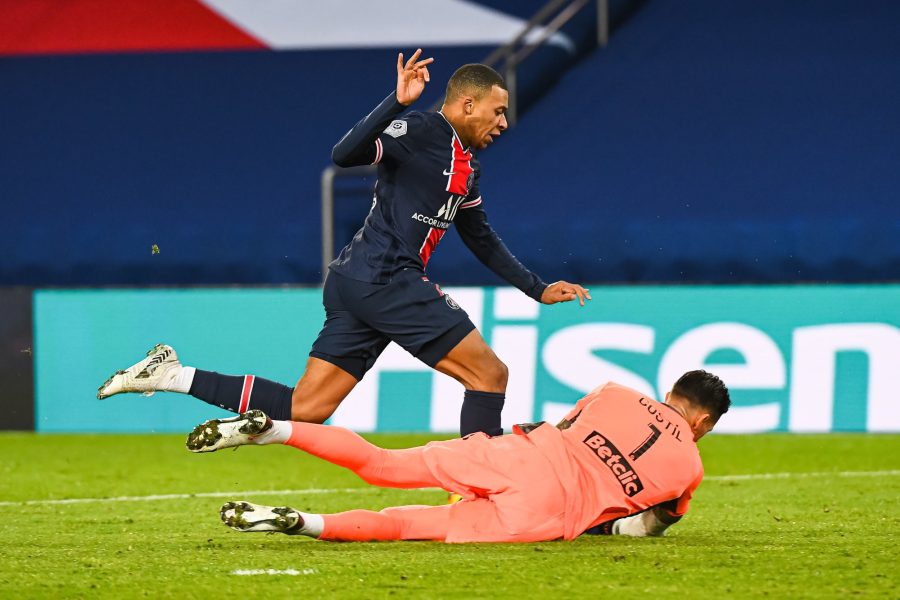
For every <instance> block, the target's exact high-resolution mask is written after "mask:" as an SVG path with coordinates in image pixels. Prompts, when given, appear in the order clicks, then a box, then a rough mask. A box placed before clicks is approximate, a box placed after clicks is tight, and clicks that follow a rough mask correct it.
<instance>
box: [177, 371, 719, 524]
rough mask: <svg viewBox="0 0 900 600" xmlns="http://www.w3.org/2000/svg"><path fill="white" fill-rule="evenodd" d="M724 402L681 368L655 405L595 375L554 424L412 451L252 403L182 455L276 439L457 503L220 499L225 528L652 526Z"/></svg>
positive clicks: (682, 494) (714, 385) (681, 490)
mask: <svg viewBox="0 0 900 600" xmlns="http://www.w3.org/2000/svg"><path fill="white" fill-rule="evenodd" d="M730 403H731V401H730V399H729V395H728V389H727V388H726V387H725V385H724V384H723V383H722V381H721V380H720V379H719V378H718V377H716V376H715V375H712V374H711V373H707V372H706V371H690V372H688V373H685V374H684V375H683V376H682V377H681V378H680V379H679V380H678V381H677V382H676V383H675V385H674V386H673V387H672V391H671V392H669V393H668V394H666V403H665V404H660V403H659V402H656V401H654V400H651V399H650V398H647V397H646V396H643V395H642V394H640V393H639V392H637V391H635V390H632V389H629V388H626V387H624V386H621V385H618V384H615V383H608V384H606V385H604V386H602V387H600V388H597V389H596V390H594V391H593V392H591V393H590V394H588V395H587V396H585V397H584V398H582V399H581V400H579V401H578V403H577V404H576V405H575V407H574V408H573V409H572V411H571V412H570V413H569V414H568V415H566V417H565V419H563V421H562V422H561V423H560V424H559V425H558V426H557V427H553V426H552V425H548V424H546V423H538V424H529V425H520V426H516V427H515V428H514V433H513V434H511V435H504V436H497V437H489V436H487V435H485V434H483V433H474V434H471V435H469V436H467V437H465V438H462V439H454V440H447V441H440V442H431V443H429V444H426V445H425V446H420V447H418V448H409V449H406V450H385V449H382V448H378V447H376V446H373V445H372V444H370V443H369V442H367V441H365V440H364V439H363V438H361V437H359V436H358V435H356V434H355V433H353V432H351V431H349V430H347V429H343V428H340V427H333V426H330V425H317V424H312V423H298V422H293V421H272V420H271V419H269V418H268V417H267V416H266V415H265V414H264V413H262V412H261V411H258V410H252V411H249V412H246V413H244V414H242V415H240V416H238V417H233V418H231V419H217V420H212V421H207V422H206V423H203V424H202V425H198V426H197V427H196V428H195V429H194V431H193V432H191V434H190V435H189V436H188V441H187V445H188V448H190V449H191V450H192V451H194V452H212V451H215V450H219V449H221V448H230V447H233V446H240V445H245V444H288V445H290V446H293V447H295V448H299V449H300V450H303V451H305V452H308V453H310V454H313V455H315V456H318V457H320V458H323V459H325V460H327V461H329V462H332V463H334V464H336V465H340V466H342V467H347V468H348V469H351V470H352V471H353V472H354V473H356V474H357V475H359V476H360V477H362V478H363V479H364V480H365V481H367V482H369V483H371V484H373V485H379V486H383V487H395V488H426V487H440V488H443V489H445V490H447V491H449V492H454V493H458V494H460V495H461V496H462V497H463V500H461V501H460V502H457V503H455V504H446V505H441V506H397V507H392V508H386V509H384V510H382V511H380V512H373V511H368V510H351V511H348V512H343V513H337V514H324V515H319V514H307V513H303V512H300V511H297V510H294V509H293V508H290V507H275V508H273V507H268V506H260V505H255V504H251V503H249V502H228V503H226V504H225V505H224V506H223V507H222V511H221V516H222V520H223V521H224V522H225V523H226V524H227V525H229V526H230V527H232V528H234V529H237V530H239V531H264V532H265V531H277V532H281V533H286V534H301V535H307V536H311V537H315V538H319V539H321V540H340V541H368V540H440V541H444V542H536V541H543V540H555V539H559V538H562V539H566V540H571V539H573V538H575V537H577V536H578V535H580V534H582V533H584V532H585V531H586V530H588V529H591V528H595V529H594V530H593V531H598V530H599V532H601V533H614V534H624V535H635V536H643V535H661V534H662V533H663V532H664V531H665V529H666V528H667V527H668V526H669V525H671V524H672V523H675V522H676V521H677V520H678V519H680V518H681V516H682V515H684V513H685V512H686V511H687V508H688V502H689V500H690V498H691V493H692V492H693V491H694V490H695V489H696V488H697V486H698V485H699V484H700V480H701V479H702V478H703V465H702V464H701V462H700V455H699V453H698V451H697V446H696V444H695V442H696V441H697V440H699V439H700V438H701V437H703V436H704V435H705V434H706V433H708V432H709V431H710V430H711V429H712V428H713V426H714V425H715V424H716V422H717V421H718V419H719V417H720V416H721V415H722V414H723V413H724V412H726V411H727V410H728V407H729V405H730Z"/></svg>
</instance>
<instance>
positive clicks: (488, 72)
mask: <svg viewBox="0 0 900 600" xmlns="http://www.w3.org/2000/svg"><path fill="white" fill-rule="evenodd" d="M495 85H496V86H498V87H499V88H500V89H504V90H505V89H506V82H505V81H503V77H501V76H500V73H498V72H497V71H495V70H493V69H492V68H490V67H489V66H487V65H479V64H474V63H473V64H468V65H463V66H461V67H460V68H458V69H457V70H456V72H455V73H453V75H452V76H451V77H450V81H448V82H447V96H446V99H447V100H453V99H454V98H457V97H459V96H461V95H462V94H471V95H472V96H474V97H475V98H478V99H480V98H483V97H484V95H485V94H488V93H490V91H491V88H492V87H494V86H495Z"/></svg>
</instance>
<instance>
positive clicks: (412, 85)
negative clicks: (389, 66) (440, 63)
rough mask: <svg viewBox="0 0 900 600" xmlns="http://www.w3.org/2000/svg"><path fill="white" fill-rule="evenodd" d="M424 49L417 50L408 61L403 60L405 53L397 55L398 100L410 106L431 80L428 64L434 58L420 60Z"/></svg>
mask: <svg viewBox="0 0 900 600" xmlns="http://www.w3.org/2000/svg"><path fill="white" fill-rule="evenodd" d="M421 55H422V49H421V48H419V49H418V50H416V51H415V52H414V53H413V55H412V56H411V57H410V58H409V60H408V61H406V63H404V62H403V53H402V52H401V53H399V54H398V55H397V102H399V103H400V104H402V105H404V106H409V105H410V104H412V103H413V102H415V101H416V100H418V99H419V96H421V95H422V91H423V90H424V89H425V84H426V83H428V82H429V81H431V75H429V73H428V65H430V64H431V63H433V62H434V58H426V59H424V60H419V57H420V56H421Z"/></svg>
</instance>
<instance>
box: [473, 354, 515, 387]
mask: <svg viewBox="0 0 900 600" xmlns="http://www.w3.org/2000/svg"><path fill="white" fill-rule="evenodd" d="M477 379H478V381H477V382H476V383H475V385H474V387H473V388H471V389H477V390H480V391H482V392H505V391H506V384H507V382H508V381H509V368H508V367H507V366H506V364H505V363H504V362H503V361H502V360H500V359H499V358H497V357H496V356H493V360H485V361H483V362H482V363H481V365H480V369H479V372H478V374H477Z"/></svg>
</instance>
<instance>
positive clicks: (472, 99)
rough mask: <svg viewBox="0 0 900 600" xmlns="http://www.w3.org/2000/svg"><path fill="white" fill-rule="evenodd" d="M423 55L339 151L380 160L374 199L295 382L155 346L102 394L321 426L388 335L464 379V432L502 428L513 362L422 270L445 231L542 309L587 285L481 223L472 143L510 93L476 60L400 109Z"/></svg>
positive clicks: (419, 78) (341, 156)
mask: <svg viewBox="0 0 900 600" xmlns="http://www.w3.org/2000/svg"><path fill="white" fill-rule="evenodd" d="M421 53H422V51H421V50H417V51H416V52H415V54H413V56H412V57H411V58H410V59H409V60H408V61H406V62H405V63H404V62H403V55H402V54H400V55H399V56H398V57H397V88H396V90H395V91H394V92H391V94H390V95H389V96H388V97H387V98H385V99H384V101H382V102H381V104H379V105H378V106H377V107H376V108H375V110H373V111H372V112H371V113H370V114H369V115H368V116H366V117H365V118H364V119H362V120H361V121H360V122H359V123H357V124H356V125H355V126H354V127H353V128H352V129H351V130H350V131H349V132H348V133H347V134H346V135H345V136H344V137H343V138H342V139H341V140H340V141H339V142H338V143H337V145H336V146H335V147H334V151H333V153H332V157H333V159H334V161H335V162H336V163H337V164H338V165H340V166H344V167H348V166H353V165H364V164H376V165H378V182H377V184H376V188H375V197H374V199H373V202H372V208H371V210H370V211H369V215H368V217H367V218H366V220H365V223H364V225H363V227H362V228H361V229H360V230H359V231H358V232H357V233H356V235H355V236H354V237H353V240H352V241H351V242H350V243H349V244H348V245H347V246H346V247H345V248H344V249H343V250H342V251H341V253H340V255H339V256H338V258H337V259H336V260H335V261H334V262H332V263H331V265H330V267H329V273H328V276H327V278H326V280H325V285H324V289H323V304H324V305H325V314H326V319H325V326H324V327H323V329H322V330H321V332H320V333H319V336H318V338H317V339H316V341H315V342H314V343H313V346H312V350H311V351H310V353H309V359H308V361H307V364H306V370H305V372H304V374H303V376H302V377H301V378H300V380H299V381H298V383H297V385H296V387H294V388H293V389H291V388H289V387H287V386H285V385H282V384H279V383H275V382H273V381H268V380H265V379H262V378H260V377H254V376H252V375H246V376H237V377H236V376H227V375H220V374H219V373H215V372H211V371H203V370H200V369H194V368H193V367H182V365H181V363H180V362H179V360H178V356H177V355H176V353H175V351H174V350H173V349H172V348H171V347H170V346H167V345H164V344H160V345H158V346H156V347H155V348H153V349H151V350H150V352H148V353H147V358H145V359H144V360H142V361H140V362H138V363H137V364H135V365H132V366H131V367H129V368H128V369H125V370H124V371H118V372H117V373H115V374H114V375H113V376H112V377H110V378H109V379H108V380H107V381H106V382H105V383H104V384H103V385H102V386H100V389H99V390H98V393H97V397H98V398H100V399H103V398H106V397H109V396H112V395H114V394H118V393H122V392H143V393H145V394H152V393H153V392H155V391H170V392H181V393H189V394H191V395H192V396H195V397H196V398H199V399H201V400H204V401H206V402H208V403H210V404H213V405H216V406H220V407H222V408H225V409H227V410H230V411H233V412H237V413H243V412H245V411H247V410H248V409H249V408H258V409H260V410H262V411H264V412H265V413H267V414H268V415H270V416H271V417H273V418H275V419H282V420H286V419H291V420H294V421H304V422H309V423H322V422H324V421H325V419H327V418H328V417H329V416H331V414H332V413H333V412H334V410H335V409H336V408H337V407H338V405H339V404H340V403H341V401H343V399H344V398H345V397H346V396H347V394H349V393H350V391H351V390H352V389H353V388H354V386H355V385H356V384H357V383H358V382H359V381H360V380H361V379H362V378H363V376H364V375H365V373H366V372H367V371H368V370H369V369H370V368H371V367H372V365H373V364H374V363H375V360H376V359H377V358H378V356H379V355H380V354H381V352H382V351H383V350H384V349H385V347H386V346H387V345H388V343H389V342H390V341H394V342H396V343H397V344H399V345H400V346H402V347H403V348H405V349H406V350H407V351H408V352H410V353H411V354H412V355H413V356H415V357H417V358H418V359H419V360H421V361H422V362H424V363H425V364H427V365H429V366H430V367H433V368H434V369H437V370H438V371H440V372H441V373H446V374H447V375H449V376H451V377H453V378H454V379H456V380H457V381H459V382H460V383H462V384H463V386H464V388H465V393H464V399H463V405H462V410H461V414H460V434H461V435H467V434H469V433H472V432H474V431H483V432H485V433H488V434H490V435H496V434H499V433H501V431H502V430H501V426H500V411H501V409H502V408H503V403H504V398H505V392H506V383H507V368H506V365H504V364H503V363H502V362H501V361H500V359H499V358H497V356H496V355H495V354H494V352H493V351H492V350H491V349H490V347H488V345H487V344H486V343H485V341H484V339H483V338H482V337H481V334H479V333H478V331H477V330H476V329H475V325H474V324H473V323H472V321H471V320H470V319H469V316H468V315H467V314H466V312H465V311H464V310H463V309H462V308H461V307H460V306H459V305H458V304H456V302H455V301H454V300H453V299H452V298H450V296H448V295H447V294H445V293H444V292H443V291H442V290H441V288H440V287H439V286H438V285H437V284H436V283H433V282H431V281H429V279H428V277H427V276H426V275H425V268H426V265H427V264H428V260H429V258H431V255H432V253H433V252H434V249H435V247H436V246H437V244H438V242H439V241H440V240H441V237H442V236H443V235H444V233H445V232H446V231H447V229H448V228H449V227H450V225H451V223H454V222H455V223H456V225H457V230H458V231H459V234H460V236H461V237H462V239H463V241H464V242H465V244H466V245H467V246H468V247H469V249H471V250H472V252H473V253H474V254H475V255H476V256H477V257H478V259H479V260H480V261H481V262H483V263H484V264H485V265H487V267H488V268H490V269H491V270H492V271H494V272H495V273H497V274H498V275H500V276H501V277H502V278H503V279H505V280H506V281H508V282H509V283H510V284H512V285H513V286H515V287H517V288H519V289H520V290H522V291H523V292H524V293H525V294H527V295H529V296H530V297H531V298H533V299H534V300H536V301H539V302H542V303H544V304H554V303H557V302H568V301H571V300H574V299H576V298H577V299H578V301H579V303H580V304H581V305H582V306H583V305H584V300H585V299H588V300H589V299H590V294H589V293H588V291H587V290H586V289H584V288H583V287H581V286H580V285H576V284H571V283H568V282H566V281H558V282H556V283H554V284H551V285H547V284H546V283H544V282H543V281H542V280H541V278H540V277H538V276H537V275H535V274H534V273H532V272H531V271H529V270H528V269H526V268H525V267H524V266H523V265H522V264H521V263H519V261H517V260H516V258H515V257H514V256H513V255H512V254H511V253H510V251H509V250H508V249H507V248H506V246H505V245H504V244H503V242H502V241H501V240H500V238H499V237H498V236H497V234H496V233H495V232H494V230H493V229H492V228H491V226H490V225H489V224H488V221H487V217H486V215H485V211H484V206H483V202H482V198H481V193H480V192H479V186H478V179H479V177H480V173H481V170H480V166H479V163H478V160H477V159H476V158H475V150H480V149H483V148H486V147H487V146H488V144H490V143H491V142H492V141H493V140H494V139H495V138H496V137H497V136H499V135H500V134H502V133H503V131H504V130H505V129H506V117H505V116H504V113H505V111H506V108H507V105H508V93H507V90H506V87H505V84H504V82H503V79H502V78H501V77H500V75H498V74H497V73H496V72H495V71H494V70H492V69H490V68H489V67H486V66H484V65H475V64H473V65H465V66H463V67H461V68H460V69H458V70H457V71H456V72H455V73H454V74H453V76H452V77H451V78H450V81H449V83H448V84H447V94H446V97H445V100H444V104H443V106H442V108H441V110H440V111H439V112H429V113H422V112H411V113H408V114H406V115H405V116H402V117H401V116H400V115H401V113H402V112H403V111H404V110H405V109H406V107H407V106H409V105H410V104H412V103H413V102H414V101H415V100H416V99H417V98H418V97H419V96H420V95H421V93H422V90H423V89H424V88H425V84H426V83H427V82H428V80H429V73H428V65H429V64H431V63H432V62H433V59H431V58H428V59H425V60H419V57H420V55H421Z"/></svg>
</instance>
